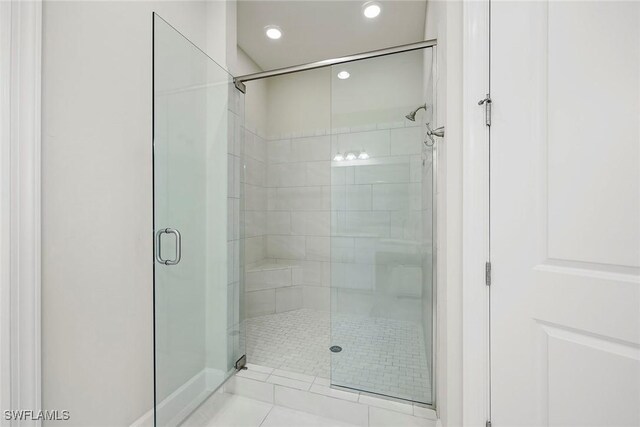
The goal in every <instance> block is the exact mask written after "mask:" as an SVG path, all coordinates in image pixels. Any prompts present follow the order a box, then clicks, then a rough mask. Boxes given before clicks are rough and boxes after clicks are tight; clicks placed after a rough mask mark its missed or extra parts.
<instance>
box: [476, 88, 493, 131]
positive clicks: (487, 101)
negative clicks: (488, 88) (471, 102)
mask: <svg viewBox="0 0 640 427" xmlns="http://www.w3.org/2000/svg"><path fill="white" fill-rule="evenodd" d="M483 104H484V123H485V124H486V125H487V126H491V95H489V94H487V96H486V97H485V98H484V99H481V100H480V101H478V105H483Z"/></svg>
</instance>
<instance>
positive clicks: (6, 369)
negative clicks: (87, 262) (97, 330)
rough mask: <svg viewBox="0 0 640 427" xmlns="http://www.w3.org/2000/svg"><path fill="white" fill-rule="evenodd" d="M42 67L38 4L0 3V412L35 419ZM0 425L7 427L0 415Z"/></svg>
mask: <svg viewBox="0 0 640 427" xmlns="http://www.w3.org/2000/svg"><path fill="white" fill-rule="evenodd" d="M41 61H42V2H41V0H35V1H29V2H24V1H20V0H12V1H9V2H0V186H1V188H0V190H1V191H0V195H1V196H0V407H1V408H2V409H5V410H6V409H23V410H33V411H34V412H37V411H39V410H40V409H41V369H40V366H41V365H40V361H41V353H40V350H41V334H40V318H41V312H40V289H41V286H40V284H41V264H40V259H41V245H40V242H41V238H40V229H41V226H40V224H41V221H40V220H41V215H40V205H41V204H40V201H41V191H40V171H41V164H40V153H41V145H40V139H41V133H40V116H41V108H40V105H41V103H40V99H41ZM5 421H6V422H7V423H8V424H7V425H9V424H13V423H12V422H11V421H8V420H4V414H3V423H2V425H5V424H4V422H5ZM27 424H28V425H40V424H41V423H40V421H32V422H31V423H29V422H27ZM27 424H25V425H27Z"/></svg>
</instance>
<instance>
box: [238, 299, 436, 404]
mask: <svg viewBox="0 0 640 427" xmlns="http://www.w3.org/2000/svg"><path fill="white" fill-rule="evenodd" d="M331 321H332V319H331V317H330V313H329V312H324V311H314V310H308V309H301V310H294V311H288V312H284V313H277V314H270V315H266V316H259V317H254V318H251V319H248V320H247V357H248V360H249V362H250V363H254V364H258V365H263V366H268V367H271V368H276V369H282V370H286V371H291V372H297V373H301V374H305V375H309V376H319V377H323V378H331V379H332V384H333V385H339V386H343V387H349V388H354V389H358V390H362V391H367V392H371V393H378V394H383V395H387V396H390V397H396V398H400V399H405V400H412V401H417V402H422V403H430V402H431V377H430V374H429V363H428V358H427V353H426V348H425V342H424V334H423V331H422V325H421V324H420V323H417V322H409V321H404V320H393V319H383V318H374V317H367V316H357V315H350V314H343V313H337V314H336V313H334V318H333V331H331ZM332 332H333V338H330V337H331V333H332ZM331 345H339V346H341V347H342V351H341V352H339V353H332V352H331V351H329V347H330V346H331ZM331 369H333V372H331ZM331 373H332V374H333V375H331Z"/></svg>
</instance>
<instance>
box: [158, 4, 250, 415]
mask: <svg viewBox="0 0 640 427" xmlns="http://www.w3.org/2000/svg"><path fill="white" fill-rule="evenodd" d="M153 36H154V46H153V48H154V64H153V65H154V88H153V90H154V117H153V119H154V129H153V133H154V228H155V232H156V242H159V243H160V244H158V243H156V245H155V246H156V247H155V250H156V253H155V255H156V261H155V267H154V304H155V307H154V309H155V313H154V315H155V323H154V333H155V415H156V418H155V420H156V425H159V426H165V425H176V424H178V423H179V422H181V421H182V420H183V419H184V417H185V416H187V415H188V414H189V413H190V412H191V411H192V410H193V409H195V408H196V407H197V405H199V404H200V403H201V402H202V401H203V400H204V399H205V398H206V397H207V396H208V395H209V394H210V393H211V392H212V391H213V390H215V389H216V388H217V387H218V386H219V385H220V384H222V383H223V382H224V380H225V379H226V378H227V377H228V376H229V375H230V374H231V373H233V367H234V363H235V361H236V360H237V359H238V358H239V357H240V356H241V355H242V354H244V348H243V345H244V343H243V339H242V337H243V333H242V328H241V327H240V311H239V310H240V300H239V299H240V295H241V292H240V279H241V277H240V274H239V271H240V264H241V260H240V255H239V254H240V214H241V211H240V203H239V201H240V185H239V181H240V167H239V165H240V161H239V157H240V146H241V144H240V141H239V140H238V139H237V138H239V137H240V135H241V132H236V128H238V127H240V126H241V125H242V114H243V98H242V97H240V96H239V94H238V92H237V91H236V90H235V88H234V86H233V84H232V79H231V77H230V76H229V74H228V73H227V72H226V71H225V70H224V69H223V68H221V67H220V66H219V65H217V64H216V63H215V62H214V61H212V60H211V59H210V58H209V57H207V56H206V55H205V54H204V53H203V52H202V51H200V50H199V49H198V48H197V47H196V46H195V45H193V44H192V43H191V42H189V40H187V39H186V38H184V37H183V36H182V35H181V34H180V33H178V32H177V31H176V30H175V29H174V28H173V27H171V26H170V25H169V24H168V23H166V22H165V21H164V20H162V18H160V17H158V16H157V15H154V35H153ZM230 101H231V102H230ZM236 137H237V138H236ZM166 229H171V230H168V231H167V232H164V233H162V231H161V230H166ZM172 230H177V232H172ZM158 233H159V234H158ZM178 233H179V235H178ZM178 248H180V249H181V250H180V252H181V253H178ZM178 259H179V262H176V261H177V260H178Z"/></svg>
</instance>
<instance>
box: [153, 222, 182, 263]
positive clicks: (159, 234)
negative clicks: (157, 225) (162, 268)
mask: <svg viewBox="0 0 640 427" xmlns="http://www.w3.org/2000/svg"><path fill="white" fill-rule="evenodd" d="M163 234H173V235H174V236H176V257H175V259H163V258H162V244H161V243H160V242H161V240H162V235H163ZM181 258H182V236H181V235H180V232H179V231H178V230H176V229H175V228H163V229H161V230H158V231H157V232H156V261H157V262H159V263H160V264H164V265H176V264H177V263H179V262H180V259H181Z"/></svg>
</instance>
